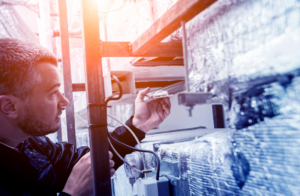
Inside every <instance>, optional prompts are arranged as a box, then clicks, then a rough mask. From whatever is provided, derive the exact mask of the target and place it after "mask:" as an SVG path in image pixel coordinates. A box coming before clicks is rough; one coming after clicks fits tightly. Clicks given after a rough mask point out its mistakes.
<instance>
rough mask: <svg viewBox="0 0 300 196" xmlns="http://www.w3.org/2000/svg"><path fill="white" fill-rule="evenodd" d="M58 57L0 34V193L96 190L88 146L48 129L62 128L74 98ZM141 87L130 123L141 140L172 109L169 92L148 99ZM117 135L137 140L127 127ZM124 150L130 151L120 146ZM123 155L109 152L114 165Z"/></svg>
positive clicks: (87, 192)
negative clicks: (65, 87) (59, 138)
mask: <svg viewBox="0 0 300 196" xmlns="http://www.w3.org/2000/svg"><path fill="white" fill-rule="evenodd" d="M60 85H61V83H60V79H59V75H58V70H57V61H56V57H55V56H54V55H53V54H52V53H50V52H49V51H48V50H47V49H45V48H43V47H41V46H39V45H36V44H33V43H30V42H27V41H22V40H17V39H11V38H4V39H0V153H1V160H0V174H1V175H0V195H53V196H54V195H57V193H60V195H91V194H92V192H93V190H92V183H91V163H90V155H89V148H88V147H80V148H78V149H75V148H74V146H73V145H71V144H68V143H65V142H62V143H53V142H52V141H51V140H49V139H48V138H47V137H46V136H45V135H47V134H49V133H54V132H56V131H57V130H58V128H59V127H58V123H59V120H60V115H61V113H62V110H63V108H64V107H66V106H67V105H68V104H69V101H68V100H67V99H66V98H65V97H64V96H63V95H62V93H61V92H60V91H59V87H60ZM149 90H150V89H149V88H147V89H144V90H142V91H140V92H139V94H138V96H137V99H136V101H135V114H134V116H133V117H131V118H130V119H129V120H128V121H127V122H126V124H127V125H128V126H129V127H130V128H131V129H132V130H133V131H134V132H135V134H136V135H137V137H138V138H139V140H142V139H143V138H144V137H145V134H146V133H147V132H148V131H149V130H150V129H152V128H154V127H156V126H157V125H159V124H160V123H161V122H162V121H163V120H164V119H165V118H166V117H167V116H168V115H169V113H170V107H171V105H170V100H169V99H168V98H165V99H160V100H154V101H151V102H144V101H143V98H144V96H145V95H146V94H147V93H148V92H149ZM112 136H113V137H114V138H116V139H117V140H119V141H121V142H123V143H126V144H128V145H130V146H135V145H136V141H135V140H134V139H133V138H132V137H131V135H130V134H129V133H128V131H127V130H126V128H125V127H123V126H122V127H118V128H117V129H116V130H115V131H114V132H113V133H112ZM118 151H119V152H120V154H121V155H122V156H125V155H126V154H127V153H130V151H128V150H124V149H122V148H118ZM121 164H122V161H121V160H120V159H118V158H117V156H113V154H112V153H110V166H111V175H113V174H114V169H113V167H115V168H117V167H119V166H120V165H121Z"/></svg>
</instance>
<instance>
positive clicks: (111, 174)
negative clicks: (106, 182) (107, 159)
mask: <svg viewBox="0 0 300 196" xmlns="http://www.w3.org/2000/svg"><path fill="white" fill-rule="evenodd" d="M115 172H116V171H115V170H114V169H110V177H112V176H113V175H114V174H115Z"/></svg>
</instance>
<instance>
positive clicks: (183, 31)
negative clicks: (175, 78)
mask: <svg viewBox="0 0 300 196" xmlns="http://www.w3.org/2000/svg"><path fill="white" fill-rule="evenodd" d="M185 23H186V22H185V21H184V20H182V21H181V27H182V50H183V63H184V68H185V69H184V77H185V90H186V92H190V85H189V68H188V60H187V58H188V56H187V55H188V53H187V39H186V29H185Z"/></svg>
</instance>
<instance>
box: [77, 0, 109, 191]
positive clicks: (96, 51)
mask: <svg viewBox="0 0 300 196" xmlns="http://www.w3.org/2000/svg"><path fill="white" fill-rule="evenodd" d="M81 2H82V19H83V21H82V24H83V39H84V54H85V59H84V65H85V73H86V76H85V81H86V83H85V89H86V95H87V103H88V105H87V115H88V123H89V136H90V148H91V162H92V172H93V173H92V175H93V187H94V196H111V180H110V166H109V155H108V141H107V115H106V105H105V94H104V80H103V72H102V57H101V56H100V47H99V41H98V40H99V39H100V30H99V15H98V14H99V13H98V1H97V0H82V1H81Z"/></svg>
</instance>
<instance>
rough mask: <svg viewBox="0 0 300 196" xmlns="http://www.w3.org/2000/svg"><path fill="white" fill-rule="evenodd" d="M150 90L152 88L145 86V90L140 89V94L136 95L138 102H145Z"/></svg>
mask: <svg viewBox="0 0 300 196" xmlns="http://www.w3.org/2000/svg"><path fill="white" fill-rule="evenodd" d="M149 91H150V88H149V87H148V88H145V89H144V90H140V92H139V94H138V95H137V97H136V100H135V101H137V102H143V101H144V98H145V96H146V95H147V94H148V93H149Z"/></svg>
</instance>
